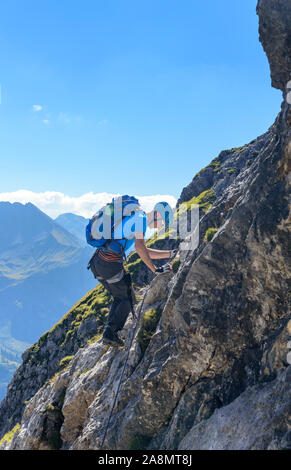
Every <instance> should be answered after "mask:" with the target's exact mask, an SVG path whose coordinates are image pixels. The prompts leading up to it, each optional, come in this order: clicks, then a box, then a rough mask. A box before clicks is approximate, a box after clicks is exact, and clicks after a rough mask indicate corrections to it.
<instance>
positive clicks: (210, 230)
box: [204, 227, 217, 243]
mask: <svg viewBox="0 0 291 470" xmlns="http://www.w3.org/2000/svg"><path fill="white" fill-rule="evenodd" d="M216 232H217V228H215V227H211V228H208V229H207V230H206V233H205V236H204V239H205V241H206V242H207V243H208V242H210V241H211V240H212V238H213V237H214V235H215V234H216Z"/></svg>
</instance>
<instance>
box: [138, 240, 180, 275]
mask: <svg viewBox="0 0 291 470" xmlns="http://www.w3.org/2000/svg"><path fill="white" fill-rule="evenodd" d="M135 249H136V252H137V253H138V255H139V256H140V257H141V259H142V260H143V262H144V263H145V264H146V265H147V266H148V267H149V268H150V270H151V271H152V272H153V273H154V272H155V270H156V267H155V265H154V264H153V262H152V259H163V258H170V257H171V251H170V250H154V249H152V248H147V246H146V244H145V240H144V238H143V234H142V233H140V232H138V233H136V236H135Z"/></svg>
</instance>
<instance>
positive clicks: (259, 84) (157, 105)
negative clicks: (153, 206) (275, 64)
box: [0, 0, 281, 197]
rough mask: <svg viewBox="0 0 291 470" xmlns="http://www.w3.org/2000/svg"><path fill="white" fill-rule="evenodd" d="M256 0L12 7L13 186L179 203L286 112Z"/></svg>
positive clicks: (6, 182)
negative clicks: (194, 182) (220, 158)
mask: <svg viewBox="0 0 291 470" xmlns="http://www.w3.org/2000/svg"><path fill="white" fill-rule="evenodd" d="M256 3H257V2H256V0H244V1H243V2H242V1H239V0H232V1H230V0H220V1H217V0H195V1H194V0H102V1H101V0H83V1H80V0H78V1H77V0H74V1H72V0H70V1H68V0H62V1H56V0H41V1H40V0H34V1H32V0H26V1H25V2H23V1H22V0H17V1H16V0H10V1H9V2H5V3H4V4H2V5H1V17H0V83H1V91H2V102H1V105H0V135H1V140H0V193H4V192H5V193H7V192H15V191H17V190H20V189H22V190H29V191H33V192H36V193H40V192H44V191H56V192H60V193H63V194H66V195H70V196H71V197H79V196H81V195H83V194H85V193H89V192H93V193H107V192H108V193H119V194H124V193H130V194H137V195H144V196H149V195H153V194H171V195H173V196H174V197H178V196H179V194H180V192H181V190H182V188H183V186H185V185H187V184H188V183H189V182H190V181H191V179H192V178H193V176H194V174H195V173H196V172H197V171H199V170H200V169H201V168H203V167H204V166H206V165H207V164H208V163H209V161H210V160H211V159H213V158H214V157H216V156H217V155H218V153H219V152H220V151H221V150H223V149H227V148H232V147H238V146H241V145H244V144H246V143H247V142H249V141H250V140H252V139H254V138H256V137H257V136H258V135H260V134H262V133H263V132H265V131H266V130H267V128H268V127H269V126H270V125H271V124H272V123H273V121H274V119H275V117H276V115H277V113H278V112H279V110H280V103H281V93H280V92H279V91H278V90H274V89H272V88H271V83H270V72H269V65H268V62H267V59H266V56H265V54H264V52H263V49H262V47H261V44H260V43H259V40H258V18H257V15H256V11H255V9H256ZM34 105H36V106H35V107H34V108H33V106H34ZM37 106H38V107H37Z"/></svg>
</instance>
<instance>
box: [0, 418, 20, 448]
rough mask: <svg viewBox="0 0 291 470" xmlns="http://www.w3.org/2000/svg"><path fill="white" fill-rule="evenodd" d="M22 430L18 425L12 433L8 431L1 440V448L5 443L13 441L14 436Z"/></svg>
mask: <svg viewBox="0 0 291 470" xmlns="http://www.w3.org/2000/svg"><path fill="white" fill-rule="evenodd" d="M19 429H20V424H19V423H17V424H16V425H15V426H14V428H13V429H11V431H8V432H7V433H6V434H5V435H4V436H3V437H2V439H1V440H0V446H1V445H2V444H4V443H8V442H10V441H11V440H12V438H13V436H14V434H15V433H16V432H17V431H18V430H19Z"/></svg>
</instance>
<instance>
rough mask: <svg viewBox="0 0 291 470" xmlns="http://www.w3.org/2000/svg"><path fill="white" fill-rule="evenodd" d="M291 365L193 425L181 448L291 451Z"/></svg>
mask: <svg viewBox="0 0 291 470" xmlns="http://www.w3.org/2000/svg"><path fill="white" fill-rule="evenodd" d="M290 388H291V366H289V367H288V369H287V370H286V371H284V372H283V371H282V372H280V373H279V375H278V377H277V378H276V379H275V380H273V381H272V382H269V383H267V384H265V385H263V386H261V385H254V386H253V387H250V388H248V389H247V390H245V391H244V392H243V393H242V394H241V395H240V396H239V397H238V398H237V399H236V400H234V401H233V402H232V403H231V404H230V405H228V406H225V407H223V408H220V409H217V410H215V412H214V414H213V416H212V417H211V418H209V419H208V420H206V421H202V422H201V423H199V424H197V425H196V426H194V427H193V428H192V429H191V431H190V432H189V433H188V434H187V435H186V436H185V437H184V439H183V440H182V442H181V443H180V445H179V449H184V450H185V449H186V450H189V449H191V450H222V449H224V450H262V449H263V450H281V449H284V448H285V449H289V450H291V430H290V425H291V397H290Z"/></svg>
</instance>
